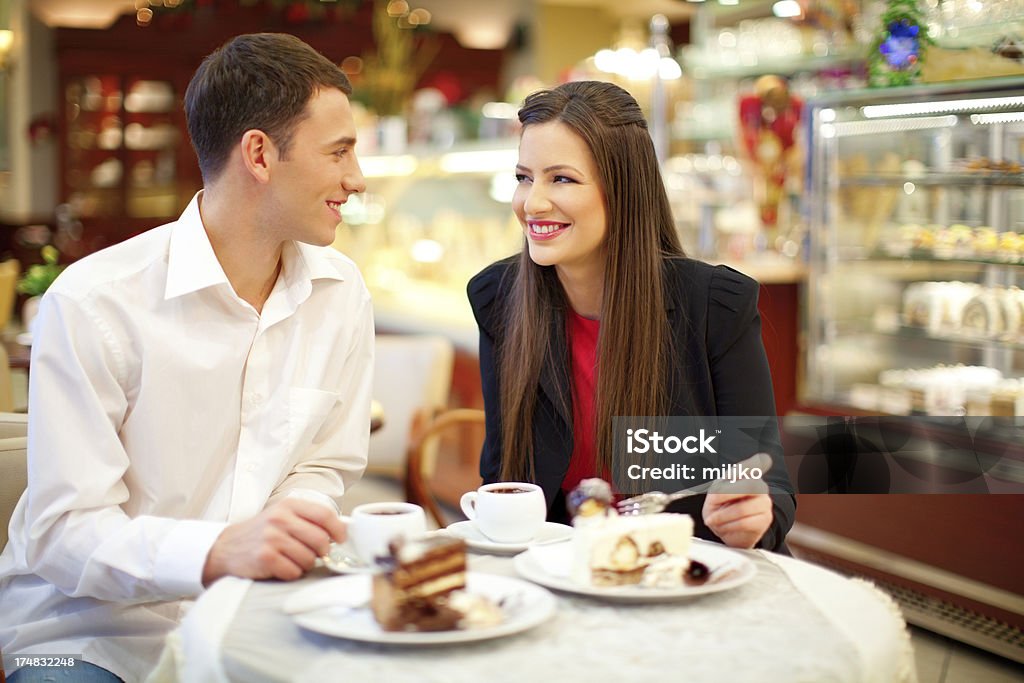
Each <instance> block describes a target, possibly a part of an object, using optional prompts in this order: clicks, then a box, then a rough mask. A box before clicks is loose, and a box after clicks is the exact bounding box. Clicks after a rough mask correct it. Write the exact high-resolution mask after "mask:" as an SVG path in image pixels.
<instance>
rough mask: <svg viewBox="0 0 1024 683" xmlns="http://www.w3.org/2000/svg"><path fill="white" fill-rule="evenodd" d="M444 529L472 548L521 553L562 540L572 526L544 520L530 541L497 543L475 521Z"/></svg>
mask: <svg viewBox="0 0 1024 683" xmlns="http://www.w3.org/2000/svg"><path fill="white" fill-rule="evenodd" d="M445 530H446V531H447V532H448V533H450V534H451V535H452V536H455V537H456V538H461V539H462V540H464V541H465V542H466V545H468V546H469V547H470V548H472V549H473V550H479V551H481V552H485V553H492V554H494V555H514V554H516V553H521V552H523V551H524V550H526V549H527V548H529V547H531V546H534V545H538V544H546V543H555V542H556V541H564V540H567V539H569V538H570V537H571V536H572V527H571V526H566V525H565V524H556V523H554V522H544V526H542V527H541V528H540V531H539V532H538V533H537V535H536V536H535V537H534V538H533V540H531V541H526V542H525V543H498V542H497V541H492V540H491V539H489V538H487V537H486V536H484V534H483V532H482V531H480V529H478V528H477V526H476V522H474V521H471V520H466V521H462V522H455V523H454V524H449V525H448V526H447V527H446V528H445Z"/></svg>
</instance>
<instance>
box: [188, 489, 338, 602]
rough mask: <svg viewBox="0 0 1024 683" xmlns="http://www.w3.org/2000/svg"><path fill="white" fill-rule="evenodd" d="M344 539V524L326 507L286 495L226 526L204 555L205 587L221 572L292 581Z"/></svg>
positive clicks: (223, 574)
mask: <svg viewBox="0 0 1024 683" xmlns="http://www.w3.org/2000/svg"><path fill="white" fill-rule="evenodd" d="M344 540H345V524H344V523H342V521H341V520H340V519H338V516H337V514H335V513H334V511H333V510H331V509H329V508H328V507H327V506H325V505H320V504H318V503H313V502H310V501H307V500H300V499H296V498H287V499H285V500H282V501H281V502H279V503H277V504H275V505H272V506H271V507H269V508H267V509H266V510H264V511H263V512H261V513H260V514H258V515H256V516H255V517H253V518H252V519H248V520H246V521H244V522H239V523H238V524H232V525H231V526H229V527H228V528H226V529H225V530H224V531H223V532H222V533H221V535H220V536H218V537H217V540H216V541H214V543H213V547H211V548H210V552H209V554H208V555H207V556H206V566H204V567H203V585H204V586H208V585H210V584H211V583H213V582H214V581H216V580H217V579H219V578H220V577H222V576H227V575H232V576H241V577H244V578H249V579H284V580H289V581H290V580H292V579H297V578H299V577H300V576H302V575H303V574H304V573H305V572H307V571H309V570H310V569H312V568H313V563H314V562H315V561H316V558H318V557H320V556H321V555H326V554H327V551H328V549H329V548H330V544H331V541H335V542H338V543H340V542H341V541H344Z"/></svg>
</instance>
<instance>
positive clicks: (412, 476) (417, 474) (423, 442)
mask: <svg viewBox="0 0 1024 683" xmlns="http://www.w3.org/2000/svg"><path fill="white" fill-rule="evenodd" d="M483 422H484V411H482V410H477V409H475V408H455V409H453V410H448V411H445V412H443V413H441V414H439V415H437V416H436V417H434V419H432V420H431V421H430V422H429V423H428V424H427V425H426V427H425V428H424V429H423V430H422V431H421V432H420V434H419V435H418V436H417V438H416V440H415V441H414V443H413V445H412V448H410V450H409V457H408V458H407V459H406V469H405V499H406V500H407V501H409V502H410V503H416V504H417V505H420V506H422V507H423V509H424V510H426V511H427V512H428V513H429V514H430V516H431V517H433V518H434V522H435V523H436V524H437V526H438V527H439V528H443V527H444V526H445V520H444V516H443V515H442V514H441V508H440V506H439V505H438V504H437V499H436V498H435V497H434V494H433V493H432V492H431V490H430V480H431V478H432V477H433V474H434V469H435V468H436V466H437V451H438V446H439V444H440V439H441V436H443V435H444V433H445V432H446V431H447V430H449V429H451V428H453V427H457V426H461V425H466V424H476V425H479V424H483Z"/></svg>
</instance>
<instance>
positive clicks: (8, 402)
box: [0, 343, 14, 413]
mask: <svg viewBox="0 0 1024 683" xmlns="http://www.w3.org/2000/svg"><path fill="white" fill-rule="evenodd" d="M13 410H14V388H13V386H12V385H11V365H10V360H9V358H8V355H7V349H6V348H5V347H4V345H3V344H2V343H0V413H10V412H12V411H13Z"/></svg>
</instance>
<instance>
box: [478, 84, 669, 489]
mask: <svg viewBox="0 0 1024 683" xmlns="http://www.w3.org/2000/svg"><path fill="white" fill-rule="evenodd" d="M519 120H520V122H522V124H523V127H524V128H526V127H528V126H531V125H534V124H539V123H547V122H549V121H560V122H561V123H564V124H565V125H567V126H568V127H569V128H571V129H572V130H574V131H575V132H576V134H578V135H579V136H580V137H581V138H582V139H583V140H584V142H586V144H587V146H588V147H589V149H590V152H591V154H593V155H594V160H595V162H596V165H597V169H598V176H599V180H600V185H601V188H602V190H603V193H604V197H605V204H606V205H605V211H606V215H607V217H608V236H607V249H606V252H607V259H608V260H607V263H606V266H605V281H604V297H603V300H602V304H601V327H600V334H599V337H598V344H597V359H598V360H597V362H598V365H597V367H598V372H597V385H596V395H595V397H594V400H595V410H594V415H595V423H596V424H595V428H596V434H595V440H594V443H595V445H596V449H597V453H596V460H597V470H598V472H599V473H602V472H611V471H612V466H613V454H612V417H614V416H646V415H651V416H654V415H663V414H665V411H666V410H667V402H668V398H667V392H666V388H665V387H666V381H667V377H668V374H669V368H670V364H671V362H672V359H671V357H670V353H671V346H672V337H671V330H670V329H669V325H668V320H667V318H666V315H665V291H664V273H663V268H664V261H665V259H666V258H669V257H673V256H682V255H683V249H682V247H681V246H680V244H679V237H678V235H677V234H676V231H675V224H674V222H673V219H672V212H671V209H670V208H669V203H668V197H667V196H666V194H665V186H664V184H663V182H662V179H661V171H660V169H659V167H658V160H657V156H656V155H655V152H654V144H653V143H652V142H651V137H650V134H649V133H648V131H647V121H646V120H645V119H644V116H643V112H641V110H640V107H639V105H638V104H637V102H636V100H634V99H633V97H632V96H631V95H630V94H629V93H628V92H626V91H625V90H623V89H622V88H620V87H618V86H616V85H613V84H611V83H602V82H598V81H579V82H575V83H566V84H563V85H560V86H558V87H556V88H554V89H552V90H542V91H540V92H536V93H533V94H532V95H530V96H529V97H527V98H526V101H525V102H524V103H523V107H522V109H520V110H519ZM510 276H511V277H512V278H513V279H514V281H513V284H512V288H511V296H510V297H509V298H508V300H507V303H506V308H505V311H504V312H505V316H504V324H505V330H504V334H502V335H501V338H502V339H503V342H502V343H501V345H500V347H499V348H498V363H499V372H500V378H501V380H500V384H501V414H502V429H501V431H502V469H501V476H502V479H504V480H506V481H532V480H533V479H535V469H534V449H533V416H534V411H535V409H536V407H537V392H538V385H539V382H540V379H541V373H542V372H544V371H545V368H549V369H551V368H566V370H565V374H564V376H563V377H561V378H552V379H553V382H552V383H553V384H554V385H555V386H558V387H561V388H562V390H563V395H558V396H555V397H552V398H553V400H554V401H555V402H556V403H559V404H560V408H561V409H562V410H564V412H565V414H566V415H572V408H571V406H572V397H571V391H570V390H569V386H570V385H571V382H570V380H569V377H570V375H569V370H568V368H569V362H570V361H569V353H568V348H567V346H568V344H567V338H566V312H567V309H568V306H569V303H568V300H567V299H566V296H565V292H564V290H563V289H562V285H561V283H560V282H559V280H558V276H557V274H556V272H555V268H554V267H553V266H538V265H537V264H536V263H534V262H533V261H532V260H531V259H530V254H529V250H528V248H527V245H526V243H525V238H524V246H523V251H522V254H521V255H520V257H519V261H518V263H517V265H516V266H515V267H514V268H513V269H512V270H511V272H510Z"/></svg>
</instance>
